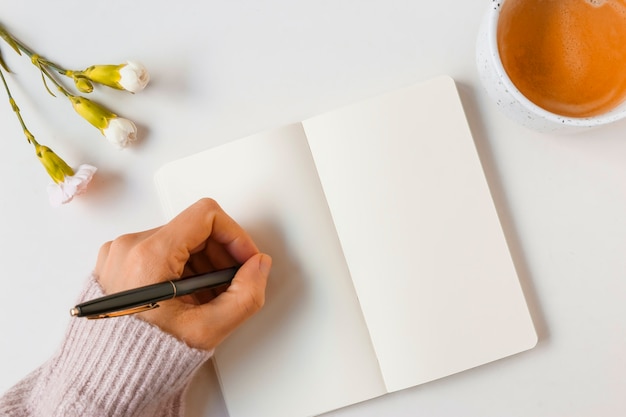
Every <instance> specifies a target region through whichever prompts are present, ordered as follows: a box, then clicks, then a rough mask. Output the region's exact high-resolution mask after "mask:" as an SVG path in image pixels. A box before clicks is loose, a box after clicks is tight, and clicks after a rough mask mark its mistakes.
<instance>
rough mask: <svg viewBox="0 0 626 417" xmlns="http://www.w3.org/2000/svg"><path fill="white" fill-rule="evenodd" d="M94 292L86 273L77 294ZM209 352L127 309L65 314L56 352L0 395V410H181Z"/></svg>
mask: <svg viewBox="0 0 626 417" xmlns="http://www.w3.org/2000/svg"><path fill="white" fill-rule="evenodd" d="M100 296H102V290H101V288H100V286H99V285H98V283H97V282H96V280H95V278H94V277H91V278H90V280H89V281H88V284H87V286H86V288H85V290H84V291H83V294H82V295H81V300H87V299H91V298H96V297H100ZM210 356H211V353H210V352H205V351H200V350H196V349H192V348H190V347H188V346H187V345H185V344H184V343H183V342H181V341H179V340H178V339H176V338H174V337H172V336H170V335H168V334H166V333H163V332H162V331H161V330H159V329H158V328H156V327H155V326H152V325H150V324H148V323H146V322H144V321H142V320H140V319H138V318H136V317H133V316H125V317H119V318H113V319H104V320H86V319H71V321H70V325H69V327H68V330H67V333H66V335H65V339H64V341H63V343H62V345H61V348H60V350H59V351H58V353H57V354H56V355H55V356H54V357H53V358H51V359H50V360H49V361H48V362H46V363H45V364H43V365H42V366H41V367H39V368H38V369H36V370H35V371H34V372H32V373H31V374H30V375H28V376H27V377H26V378H24V379H23V380H22V381H20V382H19V383H17V385H15V386H14V387H13V388H11V389H10V390H9V391H7V392H6V393H5V394H4V395H3V396H2V397H0V416H12V417H22V416H46V417H57V416H59V417H61V416H63V417H73V416H90V417H101V416H102V417H104V416H107V417H111V416H124V417H144V416H146V417H147V416H151V417H153V416H163V417H174V416H182V415H183V414H184V402H183V399H184V393H185V389H186V388H187V386H188V385H189V383H190V381H191V378H192V376H193V374H194V372H195V371H196V370H197V369H198V368H199V367H200V366H201V365H202V364H203V363H204V362H205V361H206V360H207V359H208V358H209V357H210Z"/></svg>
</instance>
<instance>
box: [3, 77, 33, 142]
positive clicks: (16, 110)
mask: <svg viewBox="0 0 626 417" xmlns="http://www.w3.org/2000/svg"><path fill="white" fill-rule="evenodd" d="M0 78H2V84H4V89H5V90H6V92H7V96H9V103H10V104H11V108H12V109H13V112H14V113H15V115H16V116H17V119H18V120H19V121H20V125H21V126H22V130H23V131H24V135H25V136H26V140H27V141H28V142H29V143H32V144H33V145H35V146H37V145H39V144H38V143H37V141H36V140H35V137H34V136H33V134H32V133H30V131H29V130H28V128H27V127H26V123H24V119H23V118H22V114H21V113H20V108H19V107H18V106H17V104H16V103H15V100H14V99H13V96H12V95H11V90H10V89H9V85H8V84H7V80H6V78H5V77H4V72H3V70H2V69H0Z"/></svg>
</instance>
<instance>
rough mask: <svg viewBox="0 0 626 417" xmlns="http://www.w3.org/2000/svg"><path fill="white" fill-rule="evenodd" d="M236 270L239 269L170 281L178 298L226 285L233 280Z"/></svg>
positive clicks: (223, 270)
mask: <svg viewBox="0 0 626 417" xmlns="http://www.w3.org/2000/svg"><path fill="white" fill-rule="evenodd" d="M238 269H239V267H232V268H227V269H222V270H219V271H214V272H209V273H206V274H200V275H194V276H193V277H189V278H183V279H180V280H176V281H172V282H173V284H174V286H175V287H176V296H177V297H179V296H181V295H187V294H192V293H194V292H196V291H199V290H204V289H210V288H215V287H219V286H222V285H224V284H228V283H230V282H231V281H232V280H233V278H234V277H235V274H236V273H237V270H238Z"/></svg>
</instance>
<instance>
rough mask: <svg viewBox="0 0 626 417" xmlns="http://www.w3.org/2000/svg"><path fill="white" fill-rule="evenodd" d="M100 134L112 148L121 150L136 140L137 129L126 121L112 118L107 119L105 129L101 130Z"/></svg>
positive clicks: (120, 118)
mask: <svg viewBox="0 0 626 417" xmlns="http://www.w3.org/2000/svg"><path fill="white" fill-rule="evenodd" d="M102 134H103V135H104V137H106V138H107V139H108V140H109V142H111V143H112V144H113V145H114V146H116V147H117V148H119V149H122V148H125V147H126V146H128V144H130V143H131V142H134V141H135V140H136V139H137V127H136V126H135V124H134V123H133V122H131V121H130V120H128V119H124V118H123V117H113V118H111V119H109V124H108V125H107V127H105V128H104V129H102Z"/></svg>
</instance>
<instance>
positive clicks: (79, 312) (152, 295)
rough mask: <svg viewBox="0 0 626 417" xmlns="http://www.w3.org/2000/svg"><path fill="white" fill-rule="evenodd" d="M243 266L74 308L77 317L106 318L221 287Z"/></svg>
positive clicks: (161, 284)
mask: <svg viewBox="0 0 626 417" xmlns="http://www.w3.org/2000/svg"><path fill="white" fill-rule="evenodd" d="M238 269H239V267H232V268H228V269H222V270H219V271H215V272H209V273H207V274H199V275H194V276H192V277H188V278H182V279H177V280H170V281H165V282H160V283H158V284H152V285H147V286H145V287H139V288H134V289H132V290H127V291H122V292H118V293H115V294H110V295H105V296H104V297H100V298H96V299H94V300H90V301H86V302H84V303H81V304H78V305H77V306H76V307H74V308H72V309H71V310H70V314H71V315H72V316H73V317H87V318H89V319H103V318H107V317H117V316H124V315H126V314H134V313H139V312H141V311H146V310H150V309H153V308H157V307H158V306H159V305H158V302H159V301H164V300H169V299H171V298H174V297H180V296H182V295H187V294H192V293H194V292H196V291H200V290H205V289H209V288H215V287H219V286H221V285H224V284H227V283H229V282H230V281H232V279H233V278H234V276H235V274H236V273H237V270H238Z"/></svg>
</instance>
